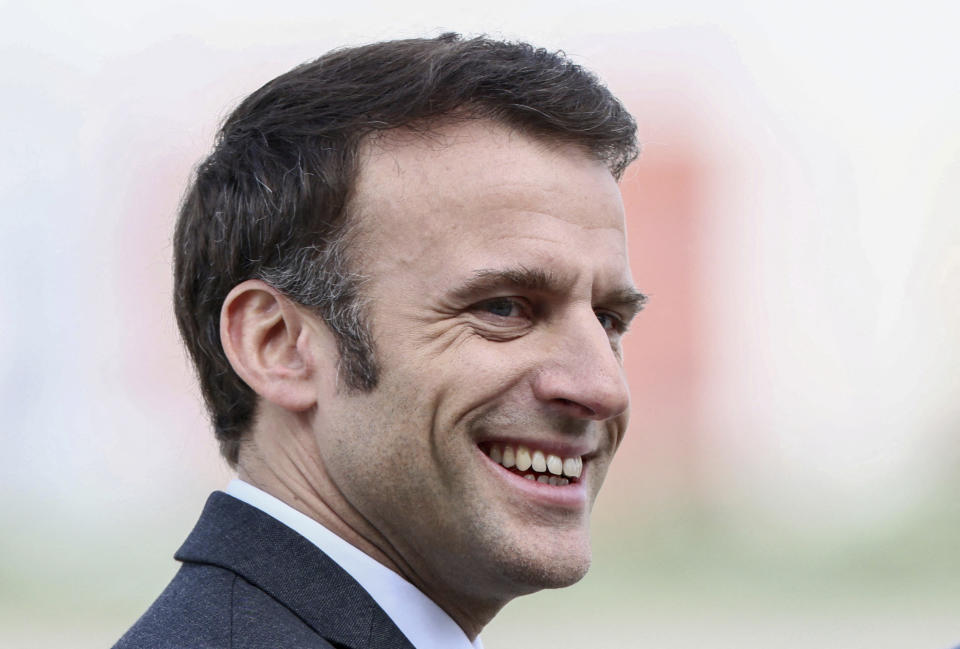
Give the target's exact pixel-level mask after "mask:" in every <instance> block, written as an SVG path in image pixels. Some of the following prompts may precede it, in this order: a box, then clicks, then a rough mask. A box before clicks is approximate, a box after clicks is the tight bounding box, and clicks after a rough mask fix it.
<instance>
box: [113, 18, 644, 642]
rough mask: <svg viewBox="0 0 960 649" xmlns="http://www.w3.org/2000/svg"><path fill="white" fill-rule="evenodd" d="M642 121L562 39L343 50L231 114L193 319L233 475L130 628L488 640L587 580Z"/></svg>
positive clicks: (187, 241) (204, 228) (199, 189)
mask: <svg viewBox="0 0 960 649" xmlns="http://www.w3.org/2000/svg"><path fill="white" fill-rule="evenodd" d="M635 155H636V141H635V125H634V122H633V120H632V118H631V117H630V116H629V114H628V113H627V112H626V111H625V110H624V109H623V107H622V106H621V105H620V103H619V102H618V101H617V100H616V99H615V98H614V97H612V96H611V95H610V93H609V92H608V91H607V90H606V89H605V88H604V87H603V86H602V85H600V84H599V82H598V81H597V80H596V79H595V78H594V77H593V76H592V75H590V74H589V73H587V72H585V71H584V70H582V69H581V68H579V67H578V66H576V65H574V64H572V63H571V62H570V61H568V60H567V59H565V58H564V57H563V56H562V55H558V54H553V53H548V52H545V51H543V50H537V49H534V48H532V47H530V46H528V45H525V44H511V43H503V42H496V41H490V40H486V39H473V40H462V39H460V38H459V37H457V36H456V35H452V34H450V35H444V36H441V37H439V38H437V39H430V40H410V41H397V42H388V43H379V44H375V45H370V46H366V47H360V48H355V49H347V50H341V51H335V52H332V53H330V54H327V55H326V56H324V57H322V58H321V59H319V60H317V61H315V62H313V63H309V64H306V65H303V66H301V67H298V68H296V69H294V70H293V71H291V72H289V73H287V74H285V75H283V76H281V77H279V78H277V79H275V80H273V81H271V82H270V83H268V84H267V85H266V86H264V87H263V88H261V89H260V90H258V91H257V92H255V93H254V94H253V95H251V96H250V97H249V98H247V99H246V100H245V101H244V102H243V103H242V104H241V105H240V106H239V108H237V109H236V111H234V113H233V114H232V115H231V116H230V117H229V118H228V119H227V121H226V123H225V124H224V126H223V128H222V130H221V133H220V135H219V138H218V141H217V145H216V148H215V150H214V152H213V153H212V154H211V155H210V157H209V158H208V159H207V160H206V161H205V162H204V163H203V164H202V165H201V166H200V167H199V169H198V171H197V175H196V179H195V181H194V183H193V186H192V187H191V189H190V191H189V192H188V194H187V196H186V198H185V201H184V205H183V207H182V211H181V214H180V218H179V221H178V223H177V229H176V234H175V242H174V244H175V283H176V298H175V299H176V310H177V318H178V323H179V326H180V329H181V332H182V334H183V338H184V340H185V342H186V344H187V347H188V348H189V350H190V353H191V355H192V357H193V359H194V361H195V364H196V367H197V371H198V375H199V378H200V382H201V386H202V388H203V391H204V395H205V398H206V401H207V404H208V407H209V409H210V411H211V414H212V418H213V423H214V427H215V430H216V433H217V436H218V438H219V440H220V443H221V448H222V451H223V453H224V455H225V457H226V458H227V460H228V461H229V462H230V463H231V465H233V466H235V467H236V468H237V470H238V480H237V481H234V482H233V483H231V485H230V487H229V488H228V490H227V493H226V494H224V493H219V492H218V493H215V494H214V495H213V496H211V498H210V500H209V501H208V503H207V506H206V508H205V510H204V513H203V514H202V516H201V519H200V521H199V522H198V524H197V527H196V528H195V529H194V531H193V533H192V534H191V535H190V537H189V538H188V539H187V541H186V543H185V544H184V546H183V547H182V548H181V549H180V551H179V552H178V553H177V555H176V557H177V559H179V560H180V561H182V562H183V566H182V568H181V570H180V572H179V573H178V574H177V576H176V577H175V578H174V580H173V582H172V583H171V584H170V586H169V587H168V588H167V589H166V591H164V593H163V594H162V595H161V596H160V598H159V599H158V600H157V601H156V603H154V605H153V606H152V607H151V608H150V609H149V610H148V611H147V613H146V614H145V615H144V616H143V617H142V618H141V619H140V620H139V621H138V622H137V623H136V624H135V625H134V627H133V628H132V629H131V630H130V631H129V632H128V633H127V634H126V635H125V636H124V637H123V638H122V639H121V640H120V642H119V643H118V645H117V646H118V647H123V648H126V647H263V648H266V647H331V646H334V647H355V648H360V647H411V646H413V647H416V648H417V649H428V648H438V649H440V648H442V649H450V648H453V647H471V646H473V647H479V646H480V642H479V638H478V635H479V633H480V631H481V629H482V628H483V627H484V625H486V624H487V622H489V621H490V620H491V619H492V618H493V616H494V615H495V614H496V613H497V612H498V611H499V610H500V608H502V607H503V606H504V605H505V604H506V603H507V602H508V601H510V600H511V599H512V598H514V597H516V596H518V595H524V594H527V593H532V592H535V591H537V590H539V589H542V588H555V587H560V586H566V585H569V584H572V583H574V582H576V581H577V580H578V579H580V578H581V577H582V576H583V575H584V574H585V572H586V570H587V568H588V565H589V562H590V543H589V530H588V522H589V521H588V517H589V511H590V508H591V505H592V503H593V500H594V498H595V496H596V493H597V490H598V489H599V487H600V483H601V482H602V480H603V477H604V475H605V473H606V470H607V467H608V464H609V462H610V460H611V458H612V456H613V454H614V451H615V450H616V448H617V446H618V444H619V443H620V440H621V438H622V437H623V433H624V430H625V427H626V422H627V408H628V402H629V396H628V393H627V387H626V384H625V382H624V375H623V368H622V363H621V351H620V349H621V337H622V336H623V334H624V332H625V330H626V328H627V325H628V324H629V322H630V320H631V318H632V317H633V316H634V315H635V314H636V312H637V311H638V310H639V309H640V308H641V306H642V305H643V302H644V297H643V296H642V295H641V294H640V293H639V292H637V290H636V289H635V288H634V287H633V283H632V280H631V276H630V270H629V267H628V262H627V251H626V246H625V239H624V225H623V220H624V217H623V207H622V203H621V200H620V195H619V191H618V188H617V182H616V181H617V179H618V178H619V176H620V175H621V173H622V172H623V170H624V168H625V167H626V166H627V165H628V164H629V163H630V162H631V161H632V160H633V158H634V157H635Z"/></svg>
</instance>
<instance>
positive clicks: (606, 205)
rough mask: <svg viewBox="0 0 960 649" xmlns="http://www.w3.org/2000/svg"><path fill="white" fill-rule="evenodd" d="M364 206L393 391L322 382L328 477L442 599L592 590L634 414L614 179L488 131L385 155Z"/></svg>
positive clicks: (385, 382) (374, 311) (471, 127)
mask: <svg viewBox="0 0 960 649" xmlns="http://www.w3.org/2000/svg"><path fill="white" fill-rule="evenodd" d="M353 207H354V211H355V214H356V218H357V219H358V222H359V224H360V234H359V238H358V240H357V241H356V242H355V244H354V245H355V248H354V250H355V251H357V252H358V254H359V255H360V258H359V259H357V260H355V263H356V267H358V268H363V269H364V271H365V273H366V274H367V276H368V282H367V283H366V284H365V288H364V294H365V296H366V297H367V298H368V300H369V301H368V314H369V317H370V325H371V329H372V332H373V335H374V340H375V345H376V354H377V362H378V364H379V366H380V382H379V384H378V386H377V388H376V389H375V390H373V391H372V392H370V393H358V392H352V391H349V390H347V389H345V388H343V387H342V386H341V387H340V388H338V389H333V388H332V387H330V382H329V381H327V382H326V383H324V386H325V388H324V389H326V391H327V392H326V394H325V395H323V398H322V400H321V402H320V403H319V404H318V407H317V414H316V421H315V424H314V426H315V431H316V436H317V442H318V445H319V449H320V453H321V455H322V458H323V459H322V461H323V464H324V467H325V470H326V471H327V472H328V474H329V477H330V479H331V480H332V481H333V482H334V483H335V485H336V487H337V488H338V489H339V491H340V492H341V493H342V495H343V496H344V498H345V499H346V502H348V503H349V505H350V506H351V507H352V508H353V509H354V510H355V512H356V513H359V514H360V515H361V516H362V517H363V518H364V519H365V520H366V521H367V522H368V523H369V524H370V525H371V526H372V527H373V528H374V529H376V530H378V532H379V533H380V534H381V535H382V537H383V538H384V539H386V541H387V542H388V543H389V544H390V546H391V547H390V552H388V554H391V555H392V556H399V557H401V558H402V565H401V566H400V569H401V571H402V572H404V573H405V574H406V575H407V576H408V577H412V580H413V581H414V583H417V584H418V585H419V586H421V588H424V589H425V590H427V591H428V594H431V595H433V596H434V598H435V599H438V600H442V599H444V597H447V596H450V595H451V594H454V595H456V594H458V593H459V594H464V595H469V596H470V597H481V598H487V599H488V600H493V599H496V598H505V597H506V598H509V597H513V596H516V595H519V594H523V593H527V592H532V591H535V590H538V589H540V588H543V587H556V586H562V585H568V584H571V583H573V582H575V581H577V580H578V579H579V578H580V577H582V576H583V574H584V573H585V572H586V570H587V568H588V566H589V561H590V545H589V530H588V524H589V521H588V519H589V513H590V509H591V507H592V504H593V501H594V499H595V497H596V494H597V491H598V489H599V488H600V484H601V482H602V481H603V478H604V475H605V474H606V471H607V467H608V464H609V462H610V460H611V458H612V456H613V454H614V451H615V450H616V449H617V446H618V445H619V443H620V441H621V439H622V437H623V434H624V429H625V427H626V423H627V408H628V404H629V395H628V392H627V386H626V383H625V381H624V375H623V368H622V364H621V360H620V337H621V334H622V332H623V329H624V327H625V324H626V323H627V322H629V320H630V318H631V317H632V316H633V314H634V312H635V310H636V307H637V298H638V294H637V293H636V292H635V290H634V289H633V284H632V280H631V277H630V270H629V267H628V262H627V251H626V245H625V239H624V229H623V207H622V203H621V200H620V194H619V191H618V189H617V186H616V183H615V181H614V179H613V178H612V177H611V175H610V173H609V172H608V170H607V169H606V167H605V166H604V165H603V164H602V163H600V162H597V161H596V160H594V159H593V158H591V157H590V156H588V155H587V154H585V153H584V152H583V151H581V150H580V149H578V148H575V147H572V146H567V145H562V146H548V145H545V144H543V143H541V142H539V141H536V140H532V139H529V138H527V137H525V136H522V135H519V134H517V133H515V132H511V131H509V130H507V129H505V128H503V127H500V126H497V125H494V124H491V123H489V122H483V121H478V122H472V123H467V124H459V125H456V126H451V127H448V128H444V129H441V130H440V131H439V133H435V134H433V135H431V136H428V137H421V136H401V135H399V134H391V135H388V136H387V137H385V138H383V139H382V140H381V141H380V142H378V143H372V144H370V145H369V146H368V147H367V148H366V153H365V157H364V159H363V161H362V163H361V173H360V179H359V184H358V190H357V194H356V198H355V199H354V203H353ZM521 447H522V449H521ZM508 448H509V449H510V450H509V451H508V450H507V449H508ZM525 452H528V453H529V454H530V456H531V460H530V461H532V462H533V465H532V466H527V467H525V466H524V465H526V464H528V462H527V461H526V460H525V459H524V458H523V455H524V453H525ZM491 454H492V455H493V456H494V458H493V459H492V458H491ZM539 454H542V456H543V457H542V459H543V460H544V461H545V462H546V464H547V465H548V467H547V468H546V469H544V467H543V466H541V464H540V459H541V458H539V457H538V455H539ZM507 455H512V456H513V462H512V463H513V466H512V467H510V468H507V467H505V466H504V464H511V462H510V460H509V459H507V457H505V456H507ZM498 460H499V461H498ZM518 463H519V466H520V467H521V468H522V469H523V470H519V469H518ZM558 463H559V469H558ZM581 465H582V470H581V468H580V467H581ZM538 468H539V469H540V470H539V471H537V469H538ZM551 469H552V472H551ZM558 472H559V475H557V473H558ZM531 475H532V476H533V477H534V478H537V477H538V476H543V478H542V480H541V481H538V480H536V479H532V480H531V479H530V478H529V477H528V476H531ZM551 476H552V477H553V483H554V484H551V483H550V477H551ZM543 481H546V482H543Z"/></svg>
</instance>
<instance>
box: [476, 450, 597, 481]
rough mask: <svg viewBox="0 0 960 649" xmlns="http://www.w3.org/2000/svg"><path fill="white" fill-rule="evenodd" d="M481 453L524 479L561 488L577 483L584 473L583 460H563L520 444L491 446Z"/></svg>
mask: <svg viewBox="0 0 960 649" xmlns="http://www.w3.org/2000/svg"><path fill="white" fill-rule="evenodd" d="M484 452H485V453H486V455H487V456H488V457H489V458H490V459H491V460H492V461H493V462H495V463H497V464H499V465H500V466H502V467H503V468H505V469H509V470H510V471H511V472H513V473H515V474H517V475H520V476H523V477H524V478H526V479H527V480H536V481H537V482H539V483H542V484H549V485H553V486H555V487H563V486H566V485H569V484H570V483H571V482H574V483H575V482H577V481H578V479H579V478H580V474H581V473H582V472H583V458H582V457H580V456H575V457H564V458H561V457H560V456H559V455H555V454H553V453H545V452H543V451H541V450H539V449H534V450H533V451H531V450H530V449H529V448H528V447H526V446H524V445H523V444H518V445H513V444H490V445H489V446H488V447H487V448H486V449H485V450H484Z"/></svg>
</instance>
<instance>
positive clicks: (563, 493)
mask: <svg viewBox="0 0 960 649" xmlns="http://www.w3.org/2000/svg"><path fill="white" fill-rule="evenodd" d="M477 453H479V454H480V455H481V456H483V460H484V464H485V465H486V466H488V467H489V468H490V470H491V471H492V472H493V473H494V474H495V475H496V476H497V477H498V478H500V479H501V480H504V481H505V482H507V483H508V484H509V485H510V486H511V487H512V488H514V489H516V490H517V491H519V492H521V493H522V494H523V495H524V496H526V497H527V498H529V499H530V500H533V501H536V502H539V503H542V504H544V505H548V506H554V507H563V508H567V509H582V508H583V507H585V506H586V504H587V489H586V487H585V486H584V480H583V479H584V477H585V476H586V471H587V467H586V466H584V467H583V473H581V474H580V478H579V479H578V480H577V481H576V482H571V483H570V484H568V485H562V486H559V485H557V486H555V485H550V484H543V483H542V482H537V481H536V480H528V479H527V478H524V477H523V476H521V475H517V474H516V473H514V472H513V471H510V470H509V469H506V468H504V467H503V466H502V465H500V464H497V463H496V462H494V461H493V460H491V459H490V456H488V455H487V454H486V453H484V452H483V451H482V450H481V449H480V448H477Z"/></svg>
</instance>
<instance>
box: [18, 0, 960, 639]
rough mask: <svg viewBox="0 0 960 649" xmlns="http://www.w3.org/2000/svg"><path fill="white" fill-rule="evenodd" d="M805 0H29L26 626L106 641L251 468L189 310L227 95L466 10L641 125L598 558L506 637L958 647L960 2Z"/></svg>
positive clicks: (21, 635)
mask: <svg viewBox="0 0 960 649" xmlns="http://www.w3.org/2000/svg"><path fill="white" fill-rule="evenodd" d="M777 5H778V3H770V2H762V1H759V0H756V1H743V2H705V1H683V0H681V1H679V2H671V3H666V2H649V1H646V0H640V1H637V2H632V3H623V2H617V3H614V2H605V1H603V0H600V1H598V2H595V3H594V4H593V5H592V6H591V7H589V8H588V7H587V6H586V4H585V3H581V2H572V1H570V0H560V1H557V2H549V3H548V2H537V1H533V2H528V3H517V2H505V1H503V0H492V1H491V0H488V1H487V2H482V3H476V2H474V3H459V2H453V1H450V2H421V1H416V0H413V1H412V2H407V3H385V2H379V3H362V2H358V3H340V4H336V5H334V4H332V3H320V2H295V1H291V0H277V1H276V2H272V3H268V4H264V3H253V2H248V1H233V2H226V1H223V0H214V1H210V2H203V3H192V2H185V1H178V0H157V1H155V2H151V3H135V2H133V3H131V2H119V1H117V2H109V1H97V0H93V1H91V2H86V3H67V2H52V1H47V2H44V1H42V0H41V1H38V2H34V3H32V4H29V5H28V4H27V3H13V2H0V35H2V36H0V53H2V57H0V92H2V95H0V96H2V101H0V116H2V123H3V124H4V133H3V137H2V140H3V146H2V147H0V197H2V198H0V201H2V204H0V209H2V211H0V241H2V251H3V252H2V256H0V346H2V348H0V363H2V365H0V368H2V387H0V413H2V421H0V427H2V430H0V457H2V458H3V460H2V461H3V470H2V471H0V489H2V497H0V520H2V521H3V523H2V524H3V533H2V534H0V646H2V647H37V648H48V647H49V648H53V647H57V648H59V647H65V646H70V647H74V648H78V649H85V648H90V649H93V648H95V647H107V646H110V645H111V644H112V643H113V642H114V641H115V640H116V639H117V638H118V637H119V636H120V635H121V634H122V633H123V632H124V631H125V629H126V628H127V627H128V626H129V625H130V624H131V623H132V622H133V621H134V620H135V619H136V617H137V616H138V615H139V614H140V613H141V612H142V611H143V610H144V609H145V607H146V606H147V605H148V604H149V603H150V602H151V601H152V600H153V598H154V597H155V596H156V595H157V594H158V593H159V591H160V590H161V589H162V587H163V586H164V585H165V584H166V583H167V581H168V580H169V578H170V577H171V575H172V574H173V572H174V571H175V569H176V565H175V563H174V562H173V560H172V558H171V557H172V554H173V552H174V550H175V549H176V548H177V547H178V546H179V544H180V543H181V542H182V540H183V539H184V538H185V536H186V534H187V533H188V531H189V530H190V528H191V527H192V525H193V523H194V521H195V518H196V516H197V514H198V513H199V511H200V509H201V507H202V505H203V502H204V500H205V498H206V496H207V494H208V493H209V492H210V491H211V490H213V489H217V488H222V487H223V486H224V485H225V484H226V483H227V482H228V481H229V479H230V477H231V473H230V471H228V469H227V468H226V466H225V464H224V463H222V462H221V461H220V460H219V459H218V457H217V453H216V448H215V444H214V442H213V439H212V434H211V433H210V430H209V427H208V425H207V423H206V420H205V416H204V413H203V410H202V406H201V403H200V399H199V395H198V391H197V388H196V386H195V383H194V379H193V377H192V374H191V369H190V366H189V364H188V362H187V359H186V356H185V353H184V352H183V351H181V348H180V346H179V342H178V339H177V333H176V327H175V324H174V320H173V314H172V310H171V306H170V292H171V280H170V256H171V248H170V238H171V231H172V226H173V221H174V217H175V211H176V208H177V204H178V201H179V198H180V195H181V192H182V191H183V188H184V187H185V185H186V183H187V181H188V179H189V177H190V173H191V169H192V167H193V165H194V164H195V163H196V162H197V161H198V160H199V159H200V158H201V157H202V156H203V155H204V154H205V153H206V152H207V151H208V150H209V148H210V146H211V143H212V139H213V136H214V133H215V131H216V127H217V124H218V122H219V121H220V120H221V119H222V118H223V117H225V116H226V114H227V113H228V112H229V110H230V109H231V108H232V107H233V106H234V105H235V104H236V103H237V102H238V101H239V100H240V99H241V98H242V97H244V96H245V95H246V94H247V93H249V92H251V91H252V90H254V89H255V88H257V87H259V86H260V85H261V84H263V83H264V82H266V81H267V80H269V79H270V78H272V77H274V76H276V75H277V74H279V73H281V72H284V71H286V70H287V69H289V68H290V67H292V66H294V65H295V64H298V63H300V62H303V61H305V60H308V59H312V58H315V57H317V56H319V55H320V54H322V53H323V52H325V51H326V50H328V49H330V48H333V47H338V46H344V45H354V44H360V43H365V42H370V41H374V40H381V39H387V38H396V37H411V36H424V35H427V36H432V35H437V34H439V33H442V32H444V31H449V30H455V31H461V32H464V33H467V34H478V33H487V34H490V35H493V36H497V37H503V38H510V39H514V38H518V39H523V40H529V41H531V42H534V43H536V44H538V45H542V46H545V47H548V48H551V49H556V48H561V49H564V50H565V51H566V52H567V53H568V54H569V55H570V56H571V57H573V58H574V59H575V60H577V61H578V62H580V63H582V64H584V65H585V66H587V67H589V68H591V69H593V70H594V71H596V72H597V73H598V74H599V75H600V76H601V77H602V78H603V79H605V80H606V81H607V83H608V84H609V86H610V87H611V88H612V89H613V90H614V92H615V93H616V94H618V95H619V96H620V97H621V98H622V99H623V100H624V101H625V102H626V103H627V104H628V106H629V108H630V109H631V110H632V112H633V113H634V115H635V116H636V118H637V121H638V124H639V128H640V138H641V140H642V142H643V147H644V153H643V156H642V157H641V159H640V160H639V161H638V162H637V163H636V164H635V165H634V166H633V167H632V168H631V169H630V170H629V171H628V173H627V176H626V179H625V180H624V182H623V191H624V195H625V200H626V204H627V209H628V219H629V224H628V227H629V231H630V237H631V256H632V261H633V269H634V275H635V278H636V281H637V284H638V286H639V287H640V288H641V289H642V290H644V291H645V292H648V293H650V294H651V295H652V301H651V304H650V306H649V309H648V310H647V311H646V312H644V314H643V315H642V316H641V317H640V318H639V319H638V322H637V324H636V325H635V327H634V329H633V331H632V333H631V334H630V336H629V337H628V343H627V344H628V349H627V356H628V361H627V362H628V371H629V374H630V378H631V382H632V389H633V418H632V423H631V428H630V432H629V435H628V437H627V439H626V441H625V443H624V446H623V447H622V451H621V456H620V458H619V460H618V461H619V464H615V466H614V469H613V471H612V474H611V475H610V478H609V482H608V485H607V487H606V490H605V492H604V493H603V494H601V498H600V501H599V502H598V505H597V510H596V514H595V526H594V532H595V546H596V548H595V549H596V551H595V554H596V557H595V561H594V569H593V570H592V572H591V573H590V575H589V576H588V577H587V578H586V579H585V580H584V581H583V582H582V583H581V584H578V585H577V586H575V587H573V588H571V589H567V590H564V591H557V592H545V593H541V594H538V595H534V596H531V597H527V598H522V599H520V600H517V601H516V602H514V603H513V604H512V605H511V606H509V607H507V609H505V611H504V612H503V613H502V614H501V616H500V617H498V618H497V619H496V620H495V621H494V622H493V623H492V624H491V625H490V627H489V628H488V629H487V631H486V632H485V633H484V639H485V643H486V646H487V649H507V648H510V647H516V646H521V645H527V644H530V643H550V644H551V645H555V644H563V645H569V646H584V647H590V648H599V649H605V648H608V647H609V648H620V647H651V648H653V647H656V648H658V649H662V648H670V649H692V648H694V647H696V648H700V647H704V646H711V647H720V648H731V649H733V648H737V649H750V648H759V647H764V648H766V647H771V646H776V647H780V648H811V649H812V648H817V649H820V648H823V647H845V648H846V647H870V648H871V649H882V648H887V647H889V648H894V647H898V648H899V647H910V648H918V647H929V648H931V649H947V648H948V647H951V646H953V645H955V644H957V643H960V556H958V555H960V498H958V495H960V337H958V332H960V117H958V116H960V72H958V61H960V40H958V38H957V26H958V25H960V5H958V3H955V2H926V1H922V0H921V1H914V2H896V1H894V2H884V3H877V2H872V3H867V2H843V1H839V2H838V1H834V2H808V3H802V4H801V3H793V5H792V6H791V7H783V6H777Z"/></svg>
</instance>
